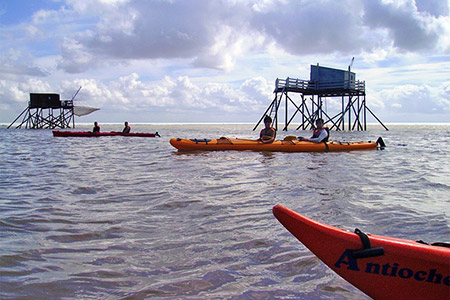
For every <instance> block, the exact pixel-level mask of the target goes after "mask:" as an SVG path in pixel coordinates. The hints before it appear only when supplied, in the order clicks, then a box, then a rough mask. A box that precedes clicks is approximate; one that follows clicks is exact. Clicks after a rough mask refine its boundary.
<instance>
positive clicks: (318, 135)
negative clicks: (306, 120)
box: [298, 118, 329, 143]
mask: <svg viewBox="0 0 450 300" xmlns="http://www.w3.org/2000/svg"><path fill="white" fill-rule="evenodd" d="M328 137H329V129H328V127H323V119H322V118H318V119H317V120H316V129H315V130H314V131H313V135H312V136H311V137H310V138H309V139H307V138H304V137H301V136H299V137H298V140H299V141H308V142H314V143H322V142H327V141H328Z"/></svg>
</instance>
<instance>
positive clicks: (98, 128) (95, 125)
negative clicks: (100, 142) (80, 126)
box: [92, 122, 100, 132]
mask: <svg viewBox="0 0 450 300" xmlns="http://www.w3.org/2000/svg"><path fill="white" fill-rule="evenodd" d="M92 132H100V126H98V123H97V122H94V128H92Z"/></svg>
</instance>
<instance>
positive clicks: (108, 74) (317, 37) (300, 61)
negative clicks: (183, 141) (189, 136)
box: [0, 0, 450, 124]
mask: <svg viewBox="0 0 450 300" xmlns="http://www.w3.org/2000/svg"><path fill="white" fill-rule="evenodd" d="M449 11H450V1H448V0H417V1H412V0H341V1H335V0H260V1H257V0H214V1H210V0H189V1H186V0H0V123H8V124H9V123H11V122H12V121H13V120H14V119H15V118H16V117H17V116H18V115H19V114H20V113H21V112H22V111H23V110H24V109H25V108H26V107H27V106H28V101H29V94H30V93H58V94H61V98H62V99H71V98H72V97H73V95H74V94H75V93H76V91H77V90H78V88H79V87H80V86H81V87H82V88H81V90H80V92H79V93H78V95H77V97H76V98H75V105H84V106H93V107H98V108H100V110H99V111H96V112H94V113H92V114H90V115H88V116H83V117H77V118H76V122H82V123H84V122H92V121H94V120H96V121H99V122H102V123H109V122H123V121H125V120H127V121H128V122H130V123H131V124H132V123H211V122H213V123H217V122H219V123H220V122H225V123H255V124H256V122H257V121H258V120H259V118H260V117H261V116H262V115H263V113H264V112H265V110H266V108H267V107H268V106H269V105H270V103H271V102H272V100H273V99H274V94H273V90H274V87H275V80H276V79H277V78H281V79H286V78H287V77H289V78H298V79H302V80H309V78H310V66H311V65H316V64H318V63H319V65H321V66H325V67H330V68H337V69H342V70H347V68H348V66H349V64H350V63H351V60H352V57H354V58H355V59H354V62H353V64H352V72H355V73H356V79H357V80H362V81H365V84H366V103H367V106H368V107H369V108H370V110H371V111H373V112H374V113H375V115H376V116H377V117H378V118H379V119H381V120H382V121H383V122H386V123H390V122H408V123H411V122H414V123H433V122H439V123H442V122H450V14H449ZM340 101H341V100H340V99H334V98H329V99H326V100H325V107H326V109H327V110H330V113H331V114H332V111H333V109H337V107H338V106H340ZM294 122H295V120H294ZM368 122H369V123H370V122H372V123H376V121H375V119H371V118H370V117H368Z"/></svg>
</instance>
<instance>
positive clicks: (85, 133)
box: [52, 130, 160, 137]
mask: <svg viewBox="0 0 450 300" xmlns="http://www.w3.org/2000/svg"><path fill="white" fill-rule="evenodd" d="M52 132H53V136H61V137H99V136H140V137H156V136H160V135H159V134H158V132H156V133H145V132H130V133H123V132H115V131H111V132H92V131H60V130H53V131H52Z"/></svg>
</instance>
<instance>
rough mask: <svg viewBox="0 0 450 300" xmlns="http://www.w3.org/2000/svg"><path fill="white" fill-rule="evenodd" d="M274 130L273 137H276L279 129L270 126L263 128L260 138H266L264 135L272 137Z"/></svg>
mask: <svg viewBox="0 0 450 300" xmlns="http://www.w3.org/2000/svg"><path fill="white" fill-rule="evenodd" d="M272 131H273V132H274V134H273V137H274V138H275V136H276V135H277V131H276V130H275V128H273V127H269V128H265V127H264V128H263V129H262V130H261V132H260V134H259V138H261V139H264V137H266V138H267V137H268V136H270V137H272Z"/></svg>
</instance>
